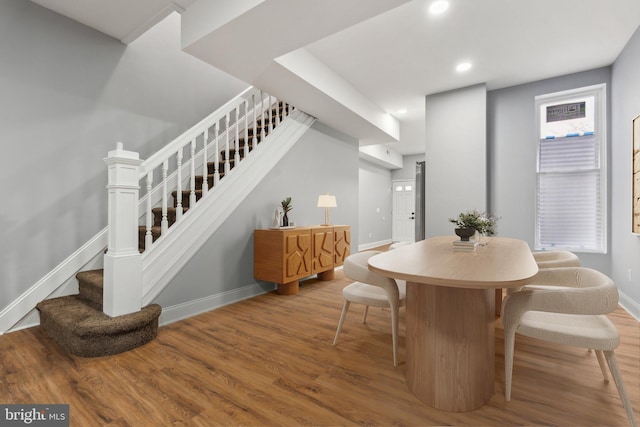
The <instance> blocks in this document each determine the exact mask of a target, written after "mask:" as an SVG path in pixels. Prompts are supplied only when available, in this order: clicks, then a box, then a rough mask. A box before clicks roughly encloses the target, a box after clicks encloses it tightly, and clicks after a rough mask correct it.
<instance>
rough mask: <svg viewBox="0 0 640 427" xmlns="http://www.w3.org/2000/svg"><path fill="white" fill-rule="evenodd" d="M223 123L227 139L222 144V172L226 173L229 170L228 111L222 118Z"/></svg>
mask: <svg viewBox="0 0 640 427" xmlns="http://www.w3.org/2000/svg"><path fill="white" fill-rule="evenodd" d="M224 124H225V134H226V135H227V138H226V139H227V140H226V142H225V144H224V174H225V175H227V174H228V173H229V171H230V170H231V165H230V164H229V113H227V115H226V116H225V118H224Z"/></svg>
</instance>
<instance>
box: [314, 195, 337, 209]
mask: <svg viewBox="0 0 640 427" xmlns="http://www.w3.org/2000/svg"><path fill="white" fill-rule="evenodd" d="M337 206H338V205H337V204H336V196H330V195H328V194H322V195H320V196H319V197H318V207H319V208H335V207H337Z"/></svg>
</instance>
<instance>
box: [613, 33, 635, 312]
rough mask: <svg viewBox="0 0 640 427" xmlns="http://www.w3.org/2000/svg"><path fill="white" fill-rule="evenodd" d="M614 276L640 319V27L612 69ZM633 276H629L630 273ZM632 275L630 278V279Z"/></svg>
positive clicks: (627, 302)
mask: <svg viewBox="0 0 640 427" xmlns="http://www.w3.org/2000/svg"><path fill="white" fill-rule="evenodd" d="M610 93H611V94H612V98H613V102H612V104H613V106H612V114H611V116H612V119H611V121H610V124H611V137H612V138H611V163H610V164H611V165H612V167H611V168H610V169H609V172H610V176H611V192H610V198H611V211H610V212H611V228H610V230H611V234H610V239H611V277H612V279H613V280H614V282H615V283H616V284H617V285H618V288H619V289H620V291H622V292H623V293H624V294H625V296H626V297H629V298H631V299H632V300H633V301H624V300H623V301H622V302H623V303H625V302H626V304H627V306H630V307H633V309H635V313H634V314H635V315H636V317H638V318H640V263H639V262H638V260H640V236H638V235H633V234H631V231H630V230H631V150H632V145H631V120H633V118H634V117H636V116H638V115H639V114H640V28H639V29H638V30H636V32H635V34H634V35H633V37H632V38H631V40H630V41H629V43H628V44H627V46H626V47H625V49H624V50H623V51H622V53H621V54H620V55H619V56H618V58H617V60H616V61H615V63H614V64H613V67H612V89H611V92H610ZM629 273H630V274H629ZM629 275H630V276H631V277H629Z"/></svg>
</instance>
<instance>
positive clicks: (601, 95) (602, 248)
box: [535, 83, 608, 254]
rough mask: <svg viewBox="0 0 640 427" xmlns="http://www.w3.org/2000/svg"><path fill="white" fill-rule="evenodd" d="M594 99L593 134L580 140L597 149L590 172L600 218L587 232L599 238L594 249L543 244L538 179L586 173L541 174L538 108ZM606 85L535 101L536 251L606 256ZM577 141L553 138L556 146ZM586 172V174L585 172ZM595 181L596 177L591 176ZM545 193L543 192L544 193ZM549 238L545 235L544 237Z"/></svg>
mask: <svg viewBox="0 0 640 427" xmlns="http://www.w3.org/2000/svg"><path fill="white" fill-rule="evenodd" d="M588 96H593V97H594V98H595V105H594V113H595V117H594V129H593V131H594V133H593V135H588V136H582V137H580V138H588V139H589V140H590V141H595V144H596V147H597V149H598V155H599V157H598V158H599V162H598V163H599V164H598V165H597V166H596V167H595V168H593V169H592V170H591V172H594V173H598V178H599V188H597V194H598V195H599V197H598V201H597V203H599V205H600V206H599V211H600V216H599V218H597V219H596V220H597V222H596V223H594V224H593V225H594V229H593V230H589V232H595V233H596V234H597V233H598V230H599V234H597V235H598V237H597V239H596V240H597V243H596V244H595V245H593V246H588V245H585V242H580V243H578V244H567V243H565V242H562V241H560V240H561V239H559V241H557V242H553V241H549V240H553V239H547V238H546V239H544V240H546V241H544V242H543V241H542V240H543V239H542V237H541V236H542V232H541V222H544V221H541V215H542V214H543V213H542V212H541V208H540V191H541V178H542V177H543V176H544V175H548V174H554V175H555V176H556V177H561V176H565V177H568V176H570V175H571V174H575V173H579V172H585V170H582V171H581V170H580V169H574V170H567V169H563V170H562V172H560V171H549V170H547V171H544V172H543V171H541V145H542V142H544V141H546V135H541V121H542V120H543V119H544V118H543V117H541V107H542V106H543V105H548V104H550V103H552V104H563V103H566V102H570V101H575V100H576V98H582V97H588ZM606 104H607V103H606V84H604V83H603V84H599V85H594V86H588V87H583V88H578V89H572V90H567V91H562V92H556V93H551V94H547V95H540V96H536V97H535V107H536V113H535V114H536V124H537V127H536V141H537V147H536V205H535V206H536V213H535V249H537V250H554V249H555V250H570V251H574V252H592V253H603V254H605V253H607V246H608V244H607V242H608V240H607V234H608V230H607V210H608V203H607V200H608V199H607V156H606V154H607V120H606V118H607V114H606V111H607V108H606ZM575 138H576V137H572V136H570V137H566V138H556V139H557V141H558V143H563V142H570V141H572V140H574V139H575ZM591 138H593V139H591ZM587 172H588V171H587ZM594 177H595V175H594ZM543 191H544V190H543ZM547 221H548V220H547ZM545 235H546V236H548V234H545Z"/></svg>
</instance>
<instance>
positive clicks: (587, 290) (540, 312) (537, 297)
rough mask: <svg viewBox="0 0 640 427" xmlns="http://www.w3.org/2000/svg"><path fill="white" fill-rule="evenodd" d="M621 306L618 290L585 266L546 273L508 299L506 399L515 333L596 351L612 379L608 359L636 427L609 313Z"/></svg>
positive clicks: (505, 308)
mask: <svg viewBox="0 0 640 427" xmlns="http://www.w3.org/2000/svg"><path fill="white" fill-rule="evenodd" d="M617 305H618V289H617V288H616V286H615V284H614V283H613V281H612V280H611V279H610V278H609V277H607V276H606V275H604V274H602V273H600V272H599V271H596V270H593V269H590V268H583V267H560V268H550V269H542V270H540V271H539V272H538V274H537V275H536V277H535V279H534V282H533V283H530V284H528V285H527V286H525V287H524V288H523V289H522V290H521V291H519V292H515V293H512V294H509V295H507V297H506V298H505V299H504V302H503V305H502V322H503V325H504V359H505V363H504V370H505V390H504V394H505V398H506V400H510V399H511V381H512V371H513V353H514V344H515V335H516V333H518V334H521V335H525V336H529V337H533V338H537V339H541V340H545V341H549V342H553V343H557V344H564V345H569V346H573V347H583V348H586V349H590V350H591V349H593V350H595V353H596V357H597V359H598V363H599V365H600V369H601V371H602V375H603V376H604V379H605V381H608V380H609V377H608V374H607V369H606V366H605V360H606V363H607V365H609V370H610V371H611V375H612V376H613V380H614V381H615V384H616V387H617V388H618V393H619V394H620V398H621V400H622V404H623V406H624V408H625V410H626V412H627V416H628V417H629V421H630V422H631V425H632V426H634V427H635V426H637V424H636V421H635V417H634V415H633V408H632V406H631V402H630V401H629V397H628V396H627V393H626V391H625V388H624V384H623V382H622V377H621V376H620V370H619V369H618V363H617V361H616V357H615V353H614V350H615V348H617V347H618V344H619V343H620V338H619V336H618V331H617V329H616V327H615V326H614V325H613V323H611V321H610V320H609V319H608V318H607V316H606V314H607V313H610V312H612V311H613V310H615V308H616V307H617Z"/></svg>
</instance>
